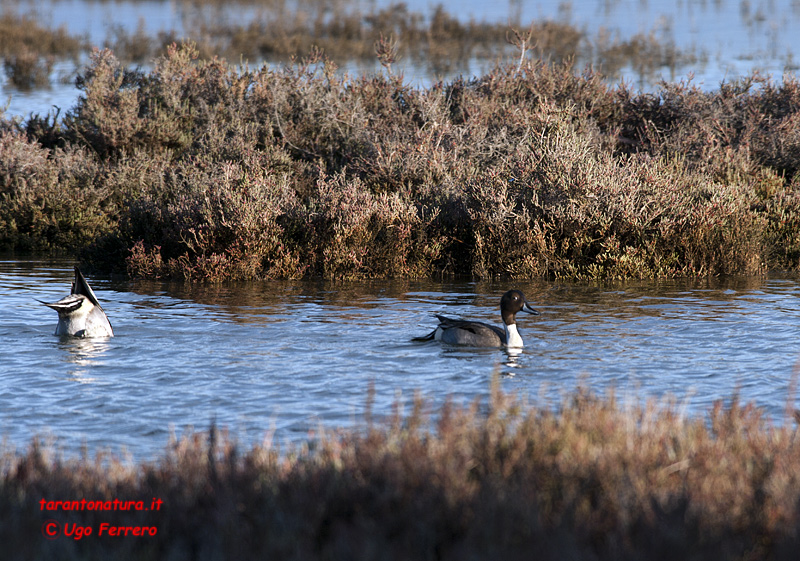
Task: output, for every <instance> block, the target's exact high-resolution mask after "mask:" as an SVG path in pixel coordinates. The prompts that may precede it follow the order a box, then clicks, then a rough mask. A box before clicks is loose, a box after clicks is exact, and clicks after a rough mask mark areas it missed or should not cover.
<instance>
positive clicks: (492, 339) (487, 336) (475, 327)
mask: <svg viewBox="0 0 800 561" xmlns="http://www.w3.org/2000/svg"><path fill="white" fill-rule="evenodd" d="M517 312H527V313H529V314H533V315H535V316H538V315H539V312H537V311H536V310H534V309H533V308H531V306H530V304H528V302H526V301H525V295H524V294H523V293H522V292H520V291H519V290H509V291H508V292H506V293H505V294H503V297H502V298H501V299H500V315H501V316H502V318H503V329H501V328H499V327H496V326H494V325H489V324H488V323H483V322H480V321H469V320H461V319H451V318H448V317H445V316H440V315H438V314H436V317H437V318H438V320H439V325H438V326H436V329H434V330H433V331H431V332H430V333H428V334H427V335H425V336H423V337H415V338H414V339H412V340H413V341H431V340H434V339H435V340H436V341H441V342H442V343H447V344H449V345H470V346H472V347H501V346H503V345H505V346H506V347H522V337H520V335H519V331H517Z"/></svg>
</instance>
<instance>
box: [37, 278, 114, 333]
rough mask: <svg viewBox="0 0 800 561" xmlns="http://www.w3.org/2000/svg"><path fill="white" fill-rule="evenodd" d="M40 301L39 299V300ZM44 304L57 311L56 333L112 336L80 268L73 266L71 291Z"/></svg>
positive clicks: (107, 322)
mask: <svg viewBox="0 0 800 561" xmlns="http://www.w3.org/2000/svg"><path fill="white" fill-rule="evenodd" d="M40 302H41V300H40ZM42 304H44V305H45V306H48V307H50V308H53V309H54V310H55V311H57V312H58V325H57V326H56V333H55V334H56V335H73V336H75V337H113V336H114V330H113V329H111V322H110V321H108V317H106V313H105V312H104V311H103V308H101V307H100V302H98V301H97V297H96V296H95V295H94V292H93V291H92V288H91V287H90V286H89V283H88V282H86V279H85V278H83V274H82V273H81V271H80V269H78V268H77V267H75V280H73V281H72V291H71V292H70V294H69V296H65V297H64V298H62V299H61V300H59V301H58V302H55V303H53V304H48V303H47V302H42Z"/></svg>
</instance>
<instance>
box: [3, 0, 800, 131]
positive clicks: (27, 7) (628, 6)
mask: <svg viewBox="0 0 800 561" xmlns="http://www.w3.org/2000/svg"><path fill="white" fill-rule="evenodd" d="M4 2H5V3H6V5H11V6H15V9H16V10H17V11H19V12H23V13H27V12H30V11H35V12H36V13H37V14H39V16H40V18H41V19H42V20H43V21H45V22H49V23H50V24H51V25H52V26H54V27H58V26H61V25H63V26H65V27H66V28H67V29H68V30H69V32H70V33H72V34H78V35H82V36H86V37H88V39H89V40H90V41H91V42H92V43H93V44H95V45H100V46H102V45H103V43H104V41H105V40H106V39H107V38H109V37H110V36H111V32H112V29H113V28H114V27H121V28H123V29H126V30H128V31H129V32H134V31H135V30H136V28H137V26H138V25H139V23H140V21H141V22H142V23H143V24H144V27H145V30H146V31H147V32H148V33H150V34H156V33H158V32H159V31H169V30H173V29H174V30H176V31H178V32H179V33H180V32H181V31H182V30H183V29H184V21H186V20H187V18H192V17H193V10H194V8H192V3H191V2H185V1H181V0H102V1H100V0H30V1H23V2H19V1H15V0H4ZM391 3H393V0H363V1H362V2H361V4H362V11H363V12H365V13H367V12H369V11H370V10H371V9H380V8H381V7H385V6H387V5H389V4H391ZM405 3H406V4H407V5H408V7H409V9H410V10H412V11H416V12H420V13H423V14H430V13H431V10H432V6H433V5H435V4H439V3H441V4H442V5H443V6H444V7H445V9H446V11H447V12H448V13H449V14H453V15H455V16H457V17H460V18H461V19H462V20H464V21H468V20H469V19H474V20H476V21H489V22H509V21H519V22H521V24H522V25H523V26H525V25H527V24H528V23H530V22H531V21H532V20H537V21H540V20H547V19H549V20H557V21H565V22H568V23H571V24H573V25H575V26H577V27H578V28H579V29H582V30H584V31H585V32H586V33H587V35H588V36H589V37H590V38H594V37H596V35H597V33H598V31H599V30H600V29H605V30H607V31H609V32H610V33H611V34H612V36H613V35H617V36H618V37H619V38H620V39H622V40H627V39H630V38H631V37H633V36H634V35H636V34H637V33H642V34H645V35H648V34H652V35H654V36H655V37H656V38H657V39H658V41H659V42H660V43H662V44H674V45H675V46H676V47H677V48H678V49H680V50H681V51H689V52H692V53H694V54H695V55H696V58H697V62H695V63H693V64H691V65H688V66H686V67H681V68H678V69H674V70H673V69H669V68H664V69H663V70H662V71H661V72H659V73H657V74H656V76H654V77H653V78H654V79H650V78H648V79H647V80H643V78H642V77H641V76H639V75H637V73H636V72H635V71H634V69H632V68H626V69H623V70H622V77H623V79H624V80H625V81H627V82H628V83H630V84H632V85H633V86H634V87H636V88H638V89H643V90H648V89H652V88H653V87H654V85H655V83H656V82H657V81H658V79H660V78H663V79H665V80H669V81H674V80H680V79H685V78H686V77H687V76H689V75H690V74H693V76H694V78H693V83H694V84H696V85H699V86H700V87H702V88H704V89H708V90H711V89H716V88H717V87H718V86H719V84H720V82H722V81H725V80H727V81H730V80H732V79H734V78H736V77H739V76H745V75H749V74H750V73H751V72H752V71H753V70H755V69H758V70H761V71H763V72H764V73H766V74H769V75H771V76H772V77H773V78H774V79H775V80H778V81H780V80H781V78H782V76H783V74H784V72H785V71H790V72H794V71H796V69H797V68H798V66H797V64H798V61H800V1H799V0H676V1H674V2H654V1H648V0H572V1H565V0H544V1H530V0H504V1H499V2H486V1H485V0H463V1H458V2H456V1H454V0H442V1H441V2H429V1H428V0H406V1H405ZM288 5H291V2H289V3H288ZM208 10H211V11H213V19H212V20H211V21H224V20H228V21H233V22H242V21H247V19H248V18H251V17H256V16H257V14H258V10H257V9H254V8H246V7H245V8H242V7H236V8H235V9H233V8H231V9H223V10H217V9H215V8H209V9H208ZM233 62H238V61H233ZM342 66H343V68H345V69H347V70H348V71H351V72H360V71H364V70H366V71H375V70H376V67H378V65H377V64H372V65H371V66H369V67H367V68H361V67H359V66H357V65H347V64H343V65H342ZM488 66H491V63H490V62H487V63H483V64H478V63H471V64H470V65H469V70H468V71H467V72H466V74H467V75H469V74H481V73H482V72H484V71H485V70H486V68H487V67H488ZM394 68H395V70H396V71H398V72H403V75H404V77H405V79H406V81H407V82H408V83H409V84H410V85H412V86H425V85H428V84H430V83H431V82H432V81H433V80H434V79H435V78H437V77H435V76H430V75H428V74H427V73H426V72H425V69H423V68H417V67H415V66H413V65H411V63H410V62H409V61H403V60H400V61H398V62H397V63H396V64H395V65H394ZM459 73H463V71H459ZM72 74H74V68H72V67H71V63H62V64H60V65H57V67H56V69H55V71H54V77H53V79H54V83H53V86H52V88H50V89H49V90H34V91H31V92H21V91H18V90H15V89H14V88H12V87H10V86H9V85H8V84H7V83H0V104H2V105H5V103H6V101H8V103H9V105H8V110H7V113H8V114H10V115H21V116H27V115H28V114H30V113H31V112H35V113H41V114H46V113H47V112H48V111H49V110H51V109H52V107H53V106H58V107H60V108H61V109H62V110H63V111H66V110H68V109H70V108H71V107H72V106H73V105H74V104H75V102H76V100H77V97H78V91H77V90H76V89H75V88H74V86H73V85H72V83H73V82H72V79H71V76H72ZM441 78H444V79H449V78H452V76H442V77H441ZM0 82H3V81H2V80H0ZM63 82H66V83H63ZM9 96H10V100H9Z"/></svg>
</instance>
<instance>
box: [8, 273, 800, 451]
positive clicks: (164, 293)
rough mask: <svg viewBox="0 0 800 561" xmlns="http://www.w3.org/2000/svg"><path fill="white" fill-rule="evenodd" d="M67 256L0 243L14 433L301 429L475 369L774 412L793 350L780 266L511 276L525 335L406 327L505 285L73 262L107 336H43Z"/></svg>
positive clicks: (462, 378) (480, 379)
mask: <svg viewBox="0 0 800 561" xmlns="http://www.w3.org/2000/svg"><path fill="white" fill-rule="evenodd" d="M72 276H73V274H72V262H71V261H66V260H42V259H20V258H18V257H12V258H6V259H0V302H2V303H3V310H4V314H3V316H2V317H0V338H2V341H3V345H2V346H0V434H2V435H4V437H5V438H6V439H7V442H8V443H10V444H11V445H14V446H16V447H18V448H19V449H24V448H25V446H27V445H28V443H29V442H30V439H31V437H32V436H33V435H34V434H39V435H51V436H52V437H53V438H55V439H56V444H57V446H59V447H61V448H62V449H63V450H64V451H65V452H66V453H67V454H74V453H77V451H78V450H79V449H80V448H81V446H82V445H83V444H87V445H88V448H89V449H90V450H96V449H98V448H110V449H111V450H112V451H114V452H124V451H128V452H130V453H131V454H132V455H133V456H134V458H136V459H148V458H152V457H154V456H156V455H157V454H159V453H160V452H161V451H163V449H164V447H165V446H166V445H167V442H168V438H169V433H170V430H174V431H175V432H176V433H177V434H180V433H181V432H182V431H184V430H185V429H186V428H187V427H194V428H197V429H206V428H208V426H209V423H210V422H211V420H212V419H216V422H217V424H218V425H221V426H225V427H228V428H229V429H230V430H231V431H232V433H233V434H234V435H235V436H236V437H237V438H239V439H240V440H241V441H243V442H245V443H250V442H254V441H261V440H263V439H264V438H271V439H272V440H273V442H275V443H278V444H285V443H287V442H299V441H304V440H306V439H307V438H308V437H309V435H310V434H311V433H314V432H316V431H317V430H318V429H319V428H320V427H328V428H333V427H342V426H352V425H353V424H354V423H360V422H361V421H362V420H363V414H364V411H365V407H366V406H367V401H368V400H367V393H368V390H369V387H370V385H371V384H372V385H374V391H375V402H374V405H373V413H374V414H375V415H377V416H381V415H389V414H390V413H391V411H392V404H393V403H394V402H396V401H398V400H399V401H400V402H403V403H406V404H408V403H409V402H410V400H411V399H412V397H413V395H414V392H415V391H419V392H420V393H421V394H422V396H423V397H425V398H427V400H428V401H429V403H430V404H432V405H434V406H435V405H437V404H441V403H442V402H444V400H446V399H448V398H451V399H454V400H455V401H457V402H460V403H468V402H470V401H471V400H473V399H474V398H476V397H483V398H485V397H486V396H487V395H488V393H489V387H490V381H491V379H492V377H493V376H494V375H496V374H498V375H499V379H500V384H501V387H502V388H503V389H504V390H506V391H516V392H519V393H520V394H522V395H525V396H528V399H529V400H530V401H532V402H535V403H540V404H545V405H548V404H556V403H557V402H558V399H559V397H560V396H561V395H564V394H565V393H569V392H571V391H573V390H574V389H575V388H576V387H578V386H579V385H581V384H583V385H586V386H590V387H592V388H594V389H597V390H600V391H602V390H604V389H606V388H614V389H615V391H616V392H617V394H618V395H620V396H622V397H623V398H624V399H631V400H639V399H644V398H647V397H655V398H662V397H664V396H667V395H672V396H675V397H676V398H678V399H679V400H682V401H684V402H685V406H686V407H687V409H688V411H689V412H690V413H692V414H698V415H701V414H704V413H705V412H706V411H708V409H709V408H710V406H711V404H712V403H713V402H714V400H717V399H725V400H729V399H730V398H731V397H732V396H733V395H734V394H736V393H737V392H738V393H739V395H740V396H741V398H742V399H743V400H745V401H752V402H754V403H755V404H757V405H758V406H760V407H763V408H764V409H765V410H766V412H767V413H768V414H769V415H770V417H771V418H772V419H773V420H775V421H776V422H782V420H783V418H784V417H783V415H784V410H785V407H786V405H787V403H792V404H793V399H792V396H791V393H792V392H791V391H790V385H791V382H792V378H793V373H794V371H795V368H796V363H797V360H798V345H797V341H798V334H800V283H798V279H796V278H736V279H725V280H719V281H717V280H704V281H696V282H693V281H674V282H629V283H624V284H610V285H598V284H595V285H590V284H577V283H576V284H563V283H550V282H545V281H534V282H523V283H517V284H515V285H514V286H515V287H518V288H520V289H522V290H523V291H524V292H525V294H526V296H527V297H528V299H529V300H530V301H531V302H532V303H533V304H534V306H535V307H536V308H537V309H538V310H539V311H540V312H541V315H540V316H528V315H524V316H523V315H522V314H520V317H519V325H520V332H521V333H522V336H523V338H524V339H525V345H526V346H525V348H524V350H523V351H522V353H521V354H519V355H518V356H512V355H509V353H508V352H506V351H504V350H499V349H483V350H481V349H468V348H456V347H450V348H447V347H443V346H441V345H439V344H438V343H412V342H411V341H410V339H411V338H412V337H414V336H416V335H422V334H425V333H427V332H429V331H430V330H431V329H432V328H433V326H434V324H435V321H434V320H433V319H432V317H431V314H432V313H435V312H436V313H444V314H448V315H453V316H464V317H470V318H477V319H482V320H485V321H490V322H494V323H499V321H500V320H499V310H498V306H499V299H500V295H501V294H502V293H503V292H504V291H505V290H506V289H507V288H509V285H507V284H495V283H474V282H450V281H448V282H432V281H422V282H416V281H413V282H412V281H380V282H377V281H375V282H357V283H328V282H313V281H308V282H307V281H303V282H259V283H242V284H236V285H222V286H193V285H189V284H183V283H171V284H164V283H157V282H141V281H138V282H137V281H128V280H112V279H109V278H102V277H95V276H89V279H88V280H89V282H90V284H91V285H92V286H93V288H94V290H95V292H96V294H97V296H98V298H99V299H100V301H101V303H102V304H103V305H104V308H105V310H106V312H107V313H108V315H109V317H110V319H111V322H112V323H113V325H114V329H115V333H116V337H114V338H111V339H88V340H81V339H70V338H60V337H56V336H54V335H53V331H54V329H55V325H56V322H57V316H56V314H55V312H53V311H52V310H50V309H49V308H46V307H45V306H43V305H41V304H39V303H38V302H37V301H36V299H40V300H44V301H47V302H51V301H55V300H58V299H60V298H61V297H62V296H64V295H66V294H67V293H68V292H69V286H70V283H71V281H72Z"/></svg>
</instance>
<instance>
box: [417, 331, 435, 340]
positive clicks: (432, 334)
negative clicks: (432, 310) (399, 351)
mask: <svg viewBox="0 0 800 561" xmlns="http://www.w3.org/2000/svg"><path fill="white" fill-rule="evenodd" d="M435 337H436V329H434V330H433V331H431V332H430V333H428V334H427V335H423V336H422V337H414V338H413V339H411V340H412V341H433V339H434V338H435Z"/></svg>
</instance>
